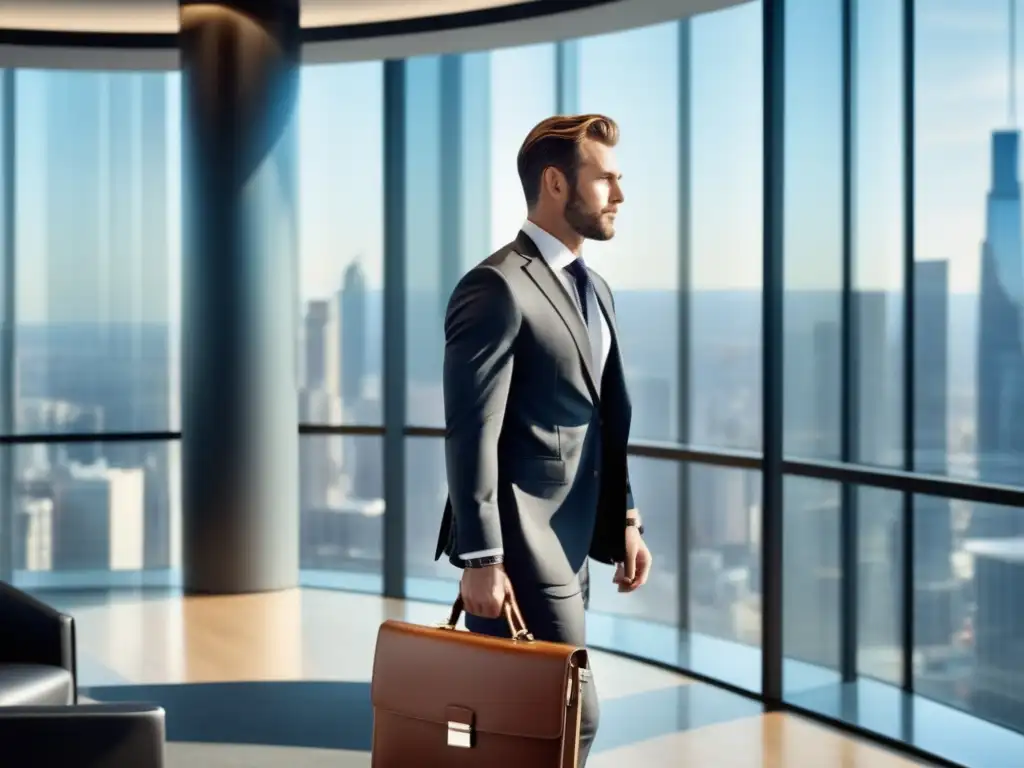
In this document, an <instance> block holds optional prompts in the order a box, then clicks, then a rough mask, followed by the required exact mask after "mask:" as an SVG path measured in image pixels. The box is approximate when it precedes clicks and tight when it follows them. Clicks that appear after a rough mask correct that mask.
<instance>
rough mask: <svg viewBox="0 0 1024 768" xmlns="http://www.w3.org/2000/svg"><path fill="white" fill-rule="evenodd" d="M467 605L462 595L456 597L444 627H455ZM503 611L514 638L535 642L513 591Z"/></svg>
mask: <svg viewBox="0 0 1024 768" xmlns="http://www.w3.org/2000/svg"><path fill="white" fill-rule="evenodd" d="M464 608H465V606H464V605H463V602H462V595H459V596H458V597H456V598H455V602H454V603H452V612H451V614H449V616H448V621H447V622H445V623H444V624H442V625H441V626H442V628H444V629H455V627H456V626H457V625H458V623H459V617H460V616H462V611H463V610H464ZM502 613H503V614H504V615H505V621H507V622H508V629H509V632H511V633H512V639H513V640H522V641H525V642H528V643H529V642H533V639H534V638H533V635H532V634H531V633H530V630H529V629H527V628H526V622H525V621H524V620H523V614H522V613H521V612H520V611H519V604H518V603H517V602H516V599H515V597H514V596H513V595H512V593H509V595H508V597H506V598H505V604H504V605H503V606H502Z"/></svg>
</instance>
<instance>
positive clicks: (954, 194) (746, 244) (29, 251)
mask: <svg viewBox="0 0 1024 768" xmlns="http://www.w3.org/2000/svg"><path fill="white" fill-rule="evenodd" d="M858 8H859V10H858V20H857V21H858V35H857V44H856V60H857V65H858V68H857V76H856V86H857V95H856V98H857V104H856V118H855V119H856V137H857V144H856V158H857V174H856V179H855V195H856V201H857V208H856V215H857V220H856V221H857V227H856V236H855V247H856V249H857V250H856V253H857V269H856V278H857V282H858V285H859V286H860V287H862V288H874V289H879V288H880V289H887V290H898V289H899V286H900V284H901V282H902V275H901V268H900V242H901V236H902V226H903V222H902V213H901V206H900V197H901V189H900V166H901V162H902V160H901V152H902V147H901V124H900V106H901V90H900V88H901V84H900V70H899V64H900V56H901V49H900V46H901V42H900V36H899V4H898V3H896V2H894V0H859V2H858ZM789 14H790V16H789V19H788V22H789V25H790V27H789V32H788V44H789V46H790V49H789V52H788V53H789V55H788V57H787V65H786V66H787V76H788V82H787V88H788V99H787V109H788V120H789V123H788V125H789V128H788V135H787V147H788V169H787V170H788V176H787V204H788V209H787V226H788V233H787V251H788V262H787V270H786V274H787V281H788V285H789V286H791V287H794V288H796V287H800V288H830V287H838V278H839V262H838V242H839V241H838V211H839V208H838V205H839V165H838V164H839V131H838V128H839V122H838V120H839V107H840V104H839V92H838V86H839V25H838V21H839V0H790V10H789ZM1007 19H1008V15H1007V2H1006V0H921V1H920V2H919V3H918V39H917V73H916V74H917V79H916V104H917V179H916V182H917V203H916V215H917V237H918V247H917V256H918V257H919V258H946V259H949V261H950V265H951V282H952V288H953V289H954V290H956V291H970V290H974V289H975V288H976V285H977V278H978V254H979V250H980V246H981V241H982V239H983V235H984V207H985V194H986V191H987V188H988V176H989V137H990V133H991V131H992V130H993V129H994V128H1004V127H1006V126H1007V124H1008V117H1007V108H1006V103H1007V81H1008V77H1007V48H1008V46H1007ZM691 29H692V48H691V50H692V59H691V67H692V76H693V82H692V105H691V120H692V144H691V153H692V156H691V160H692V184H691V219H692V238H693V274H692V284H693V285H694V287H696V288H704V289H708V288H751V289H757V288H758V287H760V277H761V266H760V259H761V250H760V249H761V234H760V232H761V185H762V180H761V50H760V3H758V2H751V3H746V4H744V5H740V6H736V7H733V8H730V9H727V10H724V11H720V12H716V13H713V14H706V15H703V16H700V17H698V18H696V19H694V20H693V22H692V27H691ZM1018 37H1019V28H1018ZM678 45H679V26H678V25H677V24H663V25H658V26H655V27H650V28H645V29H639V30H630V31H626V32H620V33H615V34H609V35H602V36H598V37H592V38H586V39H584V40H582V41H581V44H580V83H579V88H580V92H579V97H580V107H581V109H583V110H584V111H602V112H606V113H607V114H609V115H611V116H613V117H614V118H615V119H616V120H618V121H619V123H620V125H621V127H622V142H621V144H620V147H619V156H620V164H621V166H622V170H623V173H624V175H625V177H624V185H625V192H626V196H627V200H626V204H625V206H624V207H623V211H622V214H621V216H620V218H619V221H618V236H617V237H616V238H615V239H614V240H613V241H612V242H610V243H607V244H590V245H588V250H587V255H588V259H589V260H590V261H591V262H592V263H593V264H595V265H596V266H597V267H598V268H599V269H600V270H601V271H602V272H603V273H604V274H605V275H606V277H608V279H609V280H610V281H611V282H612V284H613V285H614V286H616V287H617V288H619V289H660V288H668V287H671V286H674V285H675V284H676V281H677V280H678V267H677V263H676V252H677V248H678V234H677V226H676V225H677V215H678V213H677V211H678V202H679V182H678V172H677V167H678V146H677V144H676V135H677V132H678V127H679V103H678V95H677V94H678V72H679V67H678ZM1018 47H1021V46H1018ZM473 56H475V57H477V58H478V60H479V57H481V56H483V57H487V58H489V62H488V66H489V75H488V76H489V78H490V94H491V103H490V120H489V127H488V129H487V130H488V132H489V139H490V146H491V154H490V190H489V192H490V229H491V246H492V247H496V246H498V245H500V244H501V243H504V242H507V241H508V240H509V239H511V238H512V237H513V236H514V234H515V230H516V228H517V226H518V224H519V222H520V221H521V219H522V217H523V215H524V213H525V211H524V207H523V201H522V197H521V191H520V187H519V182H518V178H517V176H516V172H515V153H516V150H517V149H518V147H519V144H520V142H521V140H522V138H523V136H524V135H525V134H526V132H527V131H528V130H529V128H530V127H531V126H532V125H533V124H534V123H535V122H536V121H537V120H539V119H541V118H542V117H545V116H547V115H548V114H550V113H551V112H552V111H553V110H554V106H555V105H554V100H555V87H554V46H553V45H550V44H546V45H534V46H528V47H522V48H513V49H507V50H500V51H493V52H491V53H490V54H473ZM48 76H49V75H48V73H45V72H31V71H26V72H23V73H20V74H19V91H18V102H17V103H18V115H17V128H18V140H19V152H18V169H19V182H18V183H19V187H18V217H19V219H18V227H19V229H18V247H19V253H20V254H21V257H20V259H19V264H20V276H19V287H20V290H19V301H20V303H21V309H20V314H21V316H22V317H31V316H32V315H33V314H34V312H33V310H34V309H35V308H36V307H35V306H34V305H35V301H34V299H33V296H38V295H39V294H40V291H42V290H44V288H45V284H46V279H45V275H44V272H45V269H46V267H45V264H46V257H45V246H44V240H45V239H44V237H43V233H44V232H45V227H46V226H48V223H47V219H46V212H45V205H44V201H45V195H44V189H43V187H42V185H41V182H40V179H41V178H42V176H43V174H42V173H41V172H40V169H43V168H45V163H46V162H47V160H46V147H45V144H44V141H43V139H44V137H45V136H46V130H45V128H46V124H47V120H49V119H62V118H60V116H55V115H47V114H46V108H45V107H46V102H45V100H44V98H42V96H41V93H42V91H43V89H42V88H38V87H37V86H39V85H42V84H43V83H44V81H45V78H46V77H48ZM78 76H81V77H107V78H109V77H133V76H134V75H130V74H102V73H80V75H78ZM166 77H167V83H168V88H167V99H168V111H167V119H168V128H169V130H170V132H171V133H170V136H169V138H170V140H169V146H168V151H167V162H168V164H169V184H170V189H169V201H168V205H169V211H168V213H169V216H170V219H171V224H172V225H171V227H170V228H169V229H170V234H169V237H170V238H171V248H172V250H171V252H172V253H177V252H178V248H179V242H178V241H179V232H178V227H177V226H175V225H176V223H177V222H178V221H179V220H180V180H179V173H178V166H179V163H180V75H179V74H178V73H170V74H168V75H166ZM1020 82H1024V76H1021V77H1019V78H1018V83H1020ZM382 85H383V68H382V65H381V64H380V63H379V62H357V63H343V64H333V65H315V66H307V67H306V68H305V69H304V70H303V71H302V74H301V91H300V99H299V108H298V114H297V120H298V135H299V146H300V153H301V156H300V163H299V165H300V171H299V173H300V180H299V188H300V196H301V201H300V206H299V211H300V222H299V229H300V241H301V243H300V248H301V267H300V272H301V277H300V288H301V293H302V296H303V298H304V299H309V298H314V297H320V296H325V295H327V294H328V293H329V292H331V291H332V290H333V289H334V288H335V287H336V286H337V285H338V284H339V281H340V276H341V273H342V271H343V270H344V268H345V267H346V266H347V264H348V263H350V261H351V260H352V259H354V258H357V257H359V258H362V259H363V262H364V266H365V269H366V272H367V276H368V279H369V282H370V285H371V287H379V285H380V283H381V278H382V270H381V256H382V254H381V251H382V242H383V238H382V227H383V216H382V213H383V211H382V207H383V206H382V196H383V195H382V189H383V174H382V153H383V143H382V126H383V115H382ZM414 117H415V115H414ZM69 135H70V134H69ZM424 159H426V158H424ZM429 165H430V164H429V163H427V164H426V165H425V166H423V167H429ZM64 225H66V226H73V223H64ZM479 256H480V258H483V257H484V256H486V253H481V254H480V255H479ZM177 272H178V270H177V269H175V268H172V269H170V275H169V279H170V280H171V283H172V291H173V290H177V287H176V286H177V279H178V275H177ZM171 306H172V307H174V306H176V302H174V301H172V302H171Z"/></svg>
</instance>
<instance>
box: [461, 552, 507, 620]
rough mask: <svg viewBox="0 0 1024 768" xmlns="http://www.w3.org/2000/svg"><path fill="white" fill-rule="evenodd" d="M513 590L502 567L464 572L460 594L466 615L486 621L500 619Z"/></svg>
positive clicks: (467, 569) (466, 570)
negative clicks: (469, 614) (506, 600)
mask: <svg viewBox="0 0 1024 768" xmlns="http://www.w3.org/2000/svg"><path fill="white" fill-rule="evenodd" d="M511 589H512V588H511V587H510V586H509V581H508V576H506V575H505V567H504V566H502V565H487V566H484V567H483V568H464V569H463V570H462V582H461V583H460V585H459V593H460V594H461V595H462V605H463V607H464V609H465V611H466V613H471V614H473V615H474V616H479V617H481V618H484V619H496V618H498V617H499V616H500V615H501V609H502V607H503V606H504V605H505V599H506V598H507V597H508V595H509V593H510V592H511Z"/></svg>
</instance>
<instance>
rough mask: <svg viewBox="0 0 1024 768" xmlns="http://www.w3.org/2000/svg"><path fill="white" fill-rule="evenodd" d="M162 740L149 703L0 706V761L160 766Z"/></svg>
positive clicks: (98, 767) (108, 767)
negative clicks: (14, 757)
mask: <svg viewBox="0 0 1024 768" xmlns="http://www.w3.org/2000/svg"><path fill="white" fill-rule="evenodd" d="M164 739H165V731H164V710H163V709H162V708H161V707H158V706H154V705H150V704H84V705H80V706H69V707H0V744H2V745H3V748H2V754H0V762H3V763H5V764H6V761H7V760H8V759H10V758H11V757H12V756H14V755H17V756H18V757H19V758H20V759H21V760H23V761H24V764H25V765H40V766H41V765H54V766H57V765H68V766H71V765H73V766H75V768H163V766H164ZM19 764H20V763H19Z"/></svg>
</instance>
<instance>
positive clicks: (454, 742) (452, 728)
mask: <svg viewBox="0 0 1024 768" xmlns="http://www.w3.org/2000/svg"><path fill="white" fill-rule="evenodd" d="M448 746H449V747H457V748H459V749H469V748H470V747H472V746H473V727H472V726H471V725H467V724H466V723H459V722H456V721H454V720H449V721H448Z"/></svg>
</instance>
